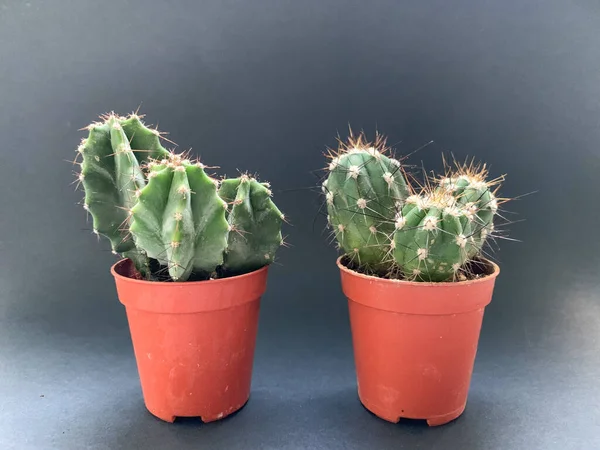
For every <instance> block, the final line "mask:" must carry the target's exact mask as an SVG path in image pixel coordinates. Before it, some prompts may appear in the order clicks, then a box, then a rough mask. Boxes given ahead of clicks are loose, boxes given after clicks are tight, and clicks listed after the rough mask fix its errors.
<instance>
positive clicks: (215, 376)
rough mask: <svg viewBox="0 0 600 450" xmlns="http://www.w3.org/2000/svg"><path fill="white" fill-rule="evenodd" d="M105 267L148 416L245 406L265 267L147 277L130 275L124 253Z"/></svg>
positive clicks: (213, 413)
mask: <svg viewBox="0 0 600 450" xmlns="http://www.w3.org/2000/svg"><path fill="white" fill-rule="evenodd" d="M111 273H112V274H113V276H114V278H115V282H116V286H117V293H118V296H119V300H120V301H121V303H123V305H125V309H126V312H127V320H128V322H129V329H130V332H131V339H132V341H133V349H134V352H135V358H136V362H137V368H138V372H139V376H140V381H141V385H142V393H143V397H144V402H145V404H146V408H148V410H149V411H150V412H151V413H152V414H154V415H155V416H157V417H159V418H160V419H162V420H165V421H167V422H173V421H174V420H175V418H176V417H200V418H201V419H202V421H203V422H211V421H214V420H218V419H222V418H223V417H226V416H228V415H229V414H231V413H233V412H235V411H237V410H239V409H240V408H241V407H242V406H244V405H245V404H246V402H247V401H248V398H249V396H250V383H251V378H252V364H253V360H254V346H255V342H256V333H257V329H258V313H259V304H260V298H261V296H262V294H263V293H264V292H265V289H266V283H267V267H263V268H262V269H259V270H257V271H255V272H252V273H248V274H244V275H240V276H236V277H231V278H224V279H218V280H210V281H197V282H196V281H188V282H152V281H144V280H139V279H135V275H134V273H135V269H134V268H133V264H132V262H131V261H130V260H128V259H125V260H121V261H119V262H118V263H116V264H115V265H114V266H113V267H112V269H111Z"/></svg>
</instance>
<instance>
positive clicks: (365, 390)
mask: <svg viewBox="0 0 600 450" xmlns="http://www.w3.org/2000/svg"><path fill="white" fill-rule="evenodd" d="M338 141H339V147H338V149H336V150H333V149H328V152H327V157H328V158H329V160H330V161H329V164H328V165H327V167H326V168H325V170H326V171H327V172H328V175H327V177H326V179H325V181H324V182H323V184H322V191H323V193H324V196H325V203H326V206H327V213H328V216H327V222H328V224H329V226H330V228H331V230H332V232H331V234H332V236H333V237H334V238H335V240H336V241H337V244H338V248H339V249H340V250H341V251H342V253H343V256H340V257H339V258H338V260H337V265H338V267H339V269H340V276H341V284H342V290H343V292H344V295H345V296H346V297H347V298H348V308H349V315H350V326H351V332H352V343H353V349H354V359H355V366H356V376H357V384H358V395H359V398H360V401H361V402H362V404H363V405H364V406H365V407H366V408H367V409H368V410H370V411H371V412H372V413H374V414H375V415H377V416H379V417H380V418H382V419H384V420H387V421H390V422H398V421H399V420H400V418H411V419H424V420H427V422H428V424H429V425H441V424H444V423H447V422H449V421H451V420H453V419H455V418H457V417H458V416H460V415H461V414H462V412H463V411H464V409H465V406H466V402H467V396H468V391H469V385H470V381H471V375H472V371H473V365H474V361H475V356H476V353H477V346H478V341H479V334H480V330H481V325H482V320H483V313H484V309H485V307H486V306H487V305H488V304H489V303H490V301H491V299H492V294H493V290H494V285H495V280H496V277H497V276H498V274H499V270H500V269H499V267H498V266H497V265H496V264H494V263H493V262H491V261H489V259H487V258H483V257H482V256H481V255H482V254H483V253H484V251H483V247H484V245H486V244H487V243H488V240H489V238H490V237H495V234H494V232H495V228H494V219H495V218H496V216H498V215H497V211H498V208H499V205H500V204H503V203H505V202H506V201H508V200H509V199H506V198H500V197H498V195H497V191H498V188H499V185H500V183H501V182H502V181H503V177H498V178H496V179H492V180H488V179H487V175H488V171H487V169H486V166H485V164H484V165H479V164H475V163H474V161H471V162H469V163H466V162H465V163H463V164H461V163H457V162H456V161H455V162H454V166H455V167H453V168H449V167H448V166H447V165H446V161H445V160H444V165H445V167H446V169H445V173H444V175H443V176H441V177H436V176H428V175H426V176H425V179H424V180H422V181H417V177H416V176H414V175H411V176H409V174H408V172H407V171H406V170H405V167H404V165H403V164H402V163H401V161H402V160H399V159H396V158H395V156H394V155H393V154H392V152H391V149H390V148H389V147H387V145H386V142H385V141H386V140H385V138H384V137H383V136H382V135H379V134H377V137H376V139H375V141H373V142H370V141H368V140H367V139H366V137H365V134H364V133H360V134H359V135H357V136H355V135H354V134H353V133H352V130H350V137H349V138H348V140H347V142H343V141H341V140H338ZM424 173H425V172H424ZM408 180H414V182H409V181H408ZM500 237H503V236H500Z"/></svg>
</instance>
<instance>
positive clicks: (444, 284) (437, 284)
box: [336, 254, 500, 288]
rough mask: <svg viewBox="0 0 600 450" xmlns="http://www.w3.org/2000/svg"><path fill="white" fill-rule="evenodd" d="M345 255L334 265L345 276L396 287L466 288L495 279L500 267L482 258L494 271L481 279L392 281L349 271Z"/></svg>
mask: <svg viewBox="0 0 600 450" xmlns="http://www.w3.org/2000/svg"><path fill="white" fill-rule="evenodd" d="M345 256H346V255H345V254H344V255H341V256H339V257H338V258H337V259H336V265H337V266H338V268H339V269H340V270H341V271H343V272H345V273H346V274H347V275H349V276H352V277H356V278H362V279H364V280H365V281H367V280H368V281H375V280H376V281H377V282H378V283H386V284H388V285H389V286H398V285H399V284H402V285H404V286H414V287H446V288H448V287H453V286H454V287H456V286H468V285H473V284H478V283H485V282H487V281H489V280H490V279H491V278H496V277H497V276H498V275H499V274H500V266H498V264H496V263H495V262H493V261H491V260H489V259H488V258H483V257H480V259H481V260H482V261H483V262H485V263H486V264H489V265H491V266H492V268H493V269H494V270H493V271H492V273H490V274H489V275H486V276H484V277H481V278H477V279H475V280H465V281H409V280H392V279H389V278H380V277H376V276H373V275H365V274H364V273H360V272H357V271H355V270H352V269H349V268H348V267H346V266H345V265H344V264H343V263H342V258H344V257H345Z"/></svg>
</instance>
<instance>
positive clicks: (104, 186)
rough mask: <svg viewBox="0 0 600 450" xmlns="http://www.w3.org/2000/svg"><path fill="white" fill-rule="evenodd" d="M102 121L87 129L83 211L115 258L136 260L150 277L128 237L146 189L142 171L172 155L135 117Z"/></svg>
mask: <svg viewBox="0 0 600 450" xmlns="http://www.w3.org/2000/svg"><path fill="white" fill-rule="evenodd" d="M102 119H103V122H96V123H92V124H91V125H89V126H88V127H87V129H88V132H89V134H88V137H87V138H86V139H83V140H82V142H81V144H80V145H79V147H78V149H77V151H78V152H79V153H80V154H81V156H82V158H83V161H82V163H81V172H80V174H79V181H80V182H81V184H82V185H83V187H84V189H85V200H84V205H83V207H84V208H85V209H86V210H87V211H89V213H90V214H91V216H92V219H93V230H94V233H95V234H98V235H103V236H106V237H107V238H108V239H109V240H110V243H111V246H112V250H113V252H115V253H119V254H121V255H123V256H124V257H128V258H131V259H132V260H133V261H134V262H135V264H136V267H137V268H138V270H139V271H140V272H142V273H144V274H146V272H147V271H148V261H147V258H146V257H145V255H144V253H143V252H140V251H139V249H138V248H137V247H136V245H135V243H134V241H133V239H132V237H131V234H130V233H129V231H128V225H129V221H130V213H129V211H130V210H131V208H132V207H133V205H135V203H136V201H137V200H136V192H138V191H139V190H140V189H142V188H143V187H144V186H145V184H146V181H145V179H144V175H143V173H142V170H143V166H144V165H145V164H146V163H147V162H148V161H149V160H150V159H152V158H163V157H165V156H167V155H168V151H167V150H165V149H164V148H163V147H162V146H161V144H160V140H159V133H158V132H157V131H156V130H152V129H149V128H147V127H146V126H145V125H144V124H143V123H142V121H141V120H140V117H139V116H137V115H136V114H131V115H129V116H128V117H120V116H117V115H115V114H108V115H105V116H102Z"/></svg>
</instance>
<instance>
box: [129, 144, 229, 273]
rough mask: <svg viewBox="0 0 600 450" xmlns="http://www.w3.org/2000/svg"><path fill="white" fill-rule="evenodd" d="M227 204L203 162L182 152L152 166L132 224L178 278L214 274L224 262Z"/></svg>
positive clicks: (144, 244)
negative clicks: (185, 156)
mask: <svg viewBox="0 0 600 450" xmlns="http://www.w3.org/2000/svg"><path fill="white" fill-rule="evenodd" d="M226 207H227V204H226V203H225V202H224V201H223V200H222V199H221V198H220V197H219V196H218V195H217V187H216V185H215V180H212V179H211V178H210V177H209V176H208V175H206V173H205V172H204V168H203V166H202V164H201V163H192V162H190V161H189V160H186V159H182V158H181V156H179V155H171V156H170V157H169V158H168V159H166V160H163V161H161V162H159V163H157V164H151V165H150V172H149V173H148V184H147V185H146V186H145V187H144V188H143V189H141V190H140V191H139V192H138V195H137V204H136V205H135V206H134V207H133V208H132V209H131V213H132V217H133V221H132V223H131V226H130V228H129V229H130V231H131V234H132V235H133V237H134V239H135V242H136V245H137V246H139V247H141V248H143V249H144V250H145V251H146V253H147V254H148V256H149V257H151V258H154V259H156V260H158V262H159V263H160V264H161V265H163V266H167V268H168V271H169V275H170V276H171V278H172V279H173V280H174V281H178V280H187V279H188V278H189V276H190V274H191V273H192V272H194V273H196V274H203V273H204V274H212V273H213V272H214V271H215V270H216V268H217V266H219V265H221V264H222V263H223V251H224V250H225V247H226V246H227V234H228V231H229V226H228V224H227V221H226V220H225V208H226Z"/></svg>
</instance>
